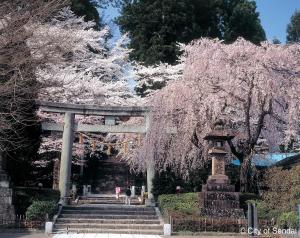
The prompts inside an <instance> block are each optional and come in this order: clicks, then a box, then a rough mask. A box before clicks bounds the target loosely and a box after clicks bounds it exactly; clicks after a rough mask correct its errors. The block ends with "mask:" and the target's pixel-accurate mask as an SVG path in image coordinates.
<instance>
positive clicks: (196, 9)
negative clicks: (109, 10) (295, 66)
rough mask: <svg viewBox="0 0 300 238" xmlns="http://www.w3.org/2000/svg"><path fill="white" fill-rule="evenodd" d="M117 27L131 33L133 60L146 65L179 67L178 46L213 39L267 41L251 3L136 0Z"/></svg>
mask: <svg viewBox="0 0 300 238" xmlns="http://www.w3.org/2000/svg"><path fill="white" fill-rule="evenodd" d="M117 23H118V24H119V25H120V27H121V30H122V31H123V32H129V37H130V38H131V43H130V47H131V48H132V49H133V51H132V52H131V55H130V56H131V59H133V60H137V61H140V62H142V63H144V64H145V65H153V64H158V63H160V62H163V63H170V64H174V63H176V61H177V59H178V58H177V57H178V56H179V55H180V50H179V48H178V46H177V44H176V42H181V43H188V42H190V41H192V40H194V39H197V38H200V37H210V38H219V39H224V40H225V41H226V42H229V43H230V42H233V41H235V40H236V39H237V37H240V36H241V37H244V38H245V39H247V40H250V41H251V42H253V43H255V44H258V43H259V42H260V41H263V40H265V32H264V30H263V28H262V26H261V24H260V20H259V14H258V13H257V12H256V4H255V2H254V1H249V0H178V1H173V0H155V1H153V0H152V1H150V0H134V1H130V2H128V3H126V4H124V5H123V7H122V10H121V16H120V17H119V18H118V19H117Z"/></svg>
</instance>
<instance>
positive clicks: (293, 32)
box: [286, 11, 300, 43]
mask: <svg viewBox="0 0 300 238" xmlns="http://www.w3.org/2000/svg"><path fill="white" fill-rule="evenodd" d="M286 41H287V42H288V43H293V42H300V11H295V13H294V14H293V15H292V17H291V21H290V23H289V24H288V26H287V37H286Z"/></svg>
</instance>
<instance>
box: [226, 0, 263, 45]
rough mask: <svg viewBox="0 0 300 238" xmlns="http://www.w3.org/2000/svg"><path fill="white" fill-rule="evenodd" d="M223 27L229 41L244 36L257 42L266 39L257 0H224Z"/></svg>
mask: <svg viewBox="0 0 300 238" xmlns="http://www.w3.org/2000/svg"><path fill="white" fill-rule="evenodd" d="M222 8H223V9H222V10H223V21H222V27H223V32H224V35H223V36H224V40H225V41H226V42H228V43H231V42H233V41H235V40H236V39H237V38H238V37H243V38H245V39H246V40H249V41H251V42H253V43H255V44H259V43H260V42H261V41H264V40H266V34H265V31H264V29H263V27H262V26H261V23H260V20H259V13H258V12H256V3H255V1H249V0H224V3H223V6H222Z"/></svg>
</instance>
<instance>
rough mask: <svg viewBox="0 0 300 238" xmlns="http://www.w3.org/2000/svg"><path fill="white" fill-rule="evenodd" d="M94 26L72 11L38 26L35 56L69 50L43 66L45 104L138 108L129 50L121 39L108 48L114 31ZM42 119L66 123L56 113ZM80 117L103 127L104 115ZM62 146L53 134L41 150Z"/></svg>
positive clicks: (40, 74) (40, 71)
mask: <svg viewBox="0 0 300 238" xmlns="http://www.w3.org/2000/svg"><path fill="white" fill-rule="evenodd" d="M94 25H95V22H92V21H88V22H86V21H84V19H83V17H77V16H76V15H75V14H74V13H73V12H72V11H71V10H70V9H69V8H64V9H62V10H61V11H60V12H59V13H58V14H57V15H55V16H54V17H53V18H52V19H51V21H49V22H47V23H46V24H42V25H39V26H36V27H35V29H36V30H35V31H34V33H33V37H32V38H31V39H30V40H29V46H30V48H31V49H37V50H33V52H35V53H34V54H33V56H34V57H40V56H42V55H45V54H54V53H55V52H53V51H51V49H52V48H55V46H56V45H60V47H61V48H63V49H66V50H67V53H66V54H64V55H63V56H62V57H60V58H59V57H58V59H59V61H55V62H48V64H47V65H46V66H44V67H40V68H38V70H37V72H36V75H37V80H38V82H39V83H40V84H41V85H42V86H43V87H42V88H41V89H40V91H39V95H38V97H39V99H40V100H46V101H52V102H61V103H62V102H64V103H81V104H84V103H87V104H98V105H99V104H109V105H112V104H114V105H125V104H127V105H134V104H137V103H138V101H140V100H137V97H136V96H135V95H134V94H133V92H132V90H130V88H129V86H128V83H127V78H126V74H125V73H126V68H128V67H127V64H128V49H125V48H124V47H123V46H122V39H121V40H120V42H117V43H116V45H115V46H114V47H113V48H110V49H109V47H107V42H106V37H107V35H108V34H109V29H108V28H103V29H102V30H100V31H98V30H95V29H94ZM46 32H47V34H46ZM62 39H64V40H63V41H62ZM45 43H47V45H49V47H41V45H40V44H45ZM39 115H40V116H41V118H43V119H47V120H53V121H61V120H62V119H63V118H62V116H61V115H57V114H47V113H39ZM77 119H78V120H80V121H81V122H84V121H85V122H86V121H88V122H89V123H91V122H97V123H102V118H101V117H77ZM75 147H76V148H78V149H79V150H80V149H82V148H81V147H82V146H80V145H79V144H78V143H75ZM60 148H61V136H60V135H59V136H58V137H57V135H53V136H50V137H44V138H43V143H42V146H41V148H40V151H41V152H45V151H48V150H50V151H51V150H59V149H60ZM79 150H76V152H80V151H79ZM77 154H78V153H77Z"/></svg>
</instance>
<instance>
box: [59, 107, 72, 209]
mask: <svg viewBox="0 0 300 238" xmlns="http://www.w3.org/2000/svg"><path fill="white" fill-rule="evenodd" d="M74 119H75V115H74V114H73V113H70V112H66V113H65V121H64V131H63V142H62V153H61V159H60V172H59V191H60V197H61V202H62V203H63V205H66V204H67V203H68V197H69V190H70V177H71V166H72V147H73V140H74Z"/></svg>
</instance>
